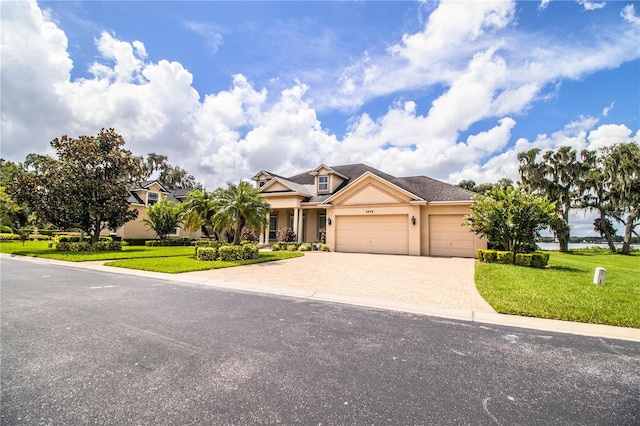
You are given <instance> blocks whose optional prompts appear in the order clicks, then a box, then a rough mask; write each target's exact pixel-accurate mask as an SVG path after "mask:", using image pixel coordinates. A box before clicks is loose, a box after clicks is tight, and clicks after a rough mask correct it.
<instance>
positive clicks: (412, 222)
mask: <svg viewBox="0 0 640 426" xmlns="http://www.w3.org/2000/svg"><path fill="white" fill-rule="evenodd" d="M411 224H412V225H413V226H415V225H416V217H415V216H411Z"/></svg>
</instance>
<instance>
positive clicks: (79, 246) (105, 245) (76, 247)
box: [56, 241, 122, 252]
mask: <svg viewBox="0 0 640 426" xmlns="http://www.w3.org/2000/svg"><path fill="white" fill-rule="evenodd" d="M56 250H58V251H74V252H76V251H118V250H122V242H121V241H98V242H97V243H93V244H91V243H90V242H86V241H82V242H75V243H69V242H66V241H63V242H60V243H58V244H57V245H56Z"/></svg>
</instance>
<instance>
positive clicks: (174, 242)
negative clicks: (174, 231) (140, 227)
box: [144, 238, 193, 247]
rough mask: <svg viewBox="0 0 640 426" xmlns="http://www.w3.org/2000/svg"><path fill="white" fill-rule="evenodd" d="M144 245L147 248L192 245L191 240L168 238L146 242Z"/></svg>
mask: <svg viewBox="0 0 640 426" xmlns="http://www.w3.org/2000/svg"><path fill="white" fill-rule="evenodd" d="M144 245H145V246H147V247H177V246H190V245H193V240H192V239H191V238H169V239H167V240H146V241H145V242H144Z"/></svg>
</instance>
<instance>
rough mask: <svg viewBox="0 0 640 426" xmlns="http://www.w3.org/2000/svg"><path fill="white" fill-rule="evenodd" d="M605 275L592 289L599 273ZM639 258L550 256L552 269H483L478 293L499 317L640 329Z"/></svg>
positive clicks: (577, 254) (586, 254)
mask: <svg viewBox="0 0 640 426" xmlns="http://www.w3.org/2000/svg"><path fill="white" fill-rule="evenodd" d="M597 267H603V268H605V269H606V270H607V273H606V280H605V283H604V285H595V284H593V275H594V272H595V268H597ZM639 276H640V253H634V254H633V255H632V256H623V255H619V254H611V253H606V252H589V251H576V252H573V253H559V252H550V258H549V267H548V268H546V269H532V268H525V267H520V266H513V265H500V264H495V263H491V264H487V263H480V264H478V265H477V266H476V274H475V279H476V286H477V288H478V291H479V292H480V294H481V295H482V297H484V299H485V300H486V301H487V302H489V304H490V305H491V306H492V307H493V308H494V309H495V310H496V311H498V312H499V313H503V314H513V315H522V316H530V317H540V318H553V319H560V320H566V321H578V322H586V323H593V324H609V325H616V326H623V327H635V328H640V278H639Z"/></svg>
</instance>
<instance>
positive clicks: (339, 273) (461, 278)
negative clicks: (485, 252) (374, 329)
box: [182, 252, 495, 312]
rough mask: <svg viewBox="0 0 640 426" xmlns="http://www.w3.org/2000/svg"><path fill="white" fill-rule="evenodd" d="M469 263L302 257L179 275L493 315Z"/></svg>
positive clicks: (377, 257)
mask: <svg viewBox="0 0 640 426" xmlns="http://www.w3.org/2000/svg"><path fill="white" fill-rule="evenodd" d="M474 263H475V260H474V259H461V258H438V257H421V256H394V255H382V254H359V253H319V252H307V253H306V254H305V255H304V256H303V257H299V258H295V259H289V260H286V261H280V262H268V263H261V264H256V265H250V266H243V267H241V268H227V269H217V270H213V271H202V272H191V273H188V274H182V275H183V276H191V277H193V278H200V279H202V278H205V277H206V278H210V279H214V280H219V281H225V282H229V283H247V284H262V285H268V286H275V287H282V288H286V289H295V290H303V291H311V292H317V293H323V294H330V295H340V296H347V297H353V298H363V299H377V300H385V301H391V302H399V303H411V304H419V305H426V306H432V307H439V308H447V309H459V310H466V311H478V312H495V310H494V309H493V308H492V307H491V306H490V305H489V304H488V303H487V302H486V301H485V300H484V299H483V298H482V297H480V294H478V291H477V290H476V287H475V283H474V280H473V273H474Z"/></svg>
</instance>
